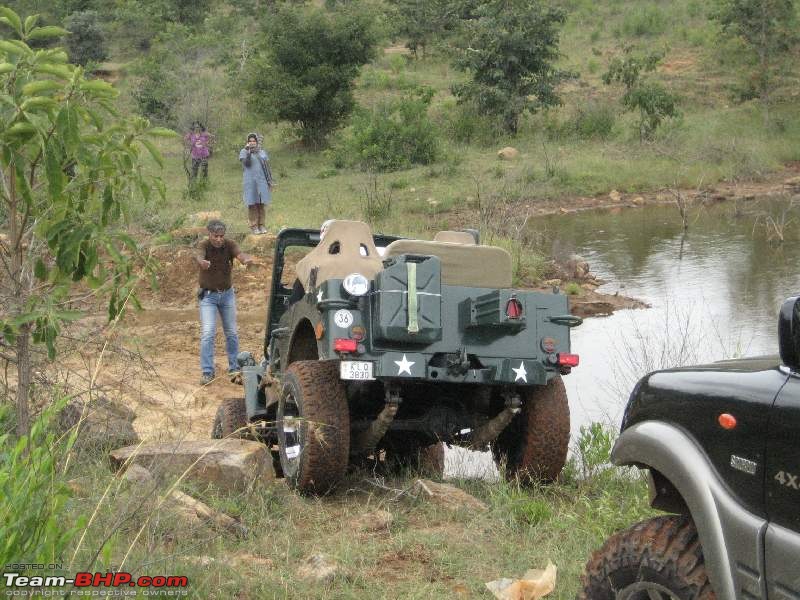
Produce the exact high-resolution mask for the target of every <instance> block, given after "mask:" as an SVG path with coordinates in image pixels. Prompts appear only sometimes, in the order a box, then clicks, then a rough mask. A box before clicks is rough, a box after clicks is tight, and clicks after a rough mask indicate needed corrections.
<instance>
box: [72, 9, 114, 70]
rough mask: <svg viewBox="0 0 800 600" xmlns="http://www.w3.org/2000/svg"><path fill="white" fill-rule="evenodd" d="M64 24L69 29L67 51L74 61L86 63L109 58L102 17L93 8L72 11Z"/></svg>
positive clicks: (81, 63)
mask: <svg viewBox="0 0 800 600" xmlns="http://www.w3.org/2000/svg"><path fill="white" fill-rule="evenodd" d="M64 25H65V26H66V28H67V29H68V30H69V32H70V33H69V35H68V36H67V52H68V53H69V58H70V60H71V61H72V62H74V63H78V64H79V65H84V66H85V65H86V64H87V63H89V62H100V61H103V60H105V59H106V58H108V52H107V50H106V38H105V34H104V33H103V28H102V26H101V24H100V19H99V18H98V16H97V13H96V12H95V11H93V10H86V11H81V12H75V13H72V14H71V15H70V16H69V17H67V20H66V21H65V23H64Z"/></svg>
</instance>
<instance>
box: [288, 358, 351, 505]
mask: <svg viewBox="0 0 800 600" xmlns="http://www.w3.org/2000/svg"><path fill="white" fill-rule="evenodd" d="M277 430H278V448H279V452H280V461H281V469H282V470H283V475H284V477H285V478H286V481H287V483H288V484H289V485H290V486H291V487H293V488H295V489H296V490H298V491H299V492H301V493H304V494H326V493H328V492H329V491H330V490H331V489H333V487H335V486H336V484H337V483H339V481H340V480H341V479H342V477H344V474H345V471H346V470H347V459H348V455H349V452H350V414H349V410H348V405H347V395H346V393H345V388H344V385H343V384H342V382H341V381H340V379H339V361H316V360H301V361H296V362H293V363H292V364H291V365H290V366H289V368H287V369H286V372H285V373H284V375H283V377H282V385H281V395H280V398H279V400H278V418H277Z"/></svg>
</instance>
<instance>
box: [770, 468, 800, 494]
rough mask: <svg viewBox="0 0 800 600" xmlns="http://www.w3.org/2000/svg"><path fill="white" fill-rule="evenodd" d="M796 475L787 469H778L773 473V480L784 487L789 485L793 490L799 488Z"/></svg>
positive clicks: (799, 484)
mask: <svg viewBox="0 0 800 600" xmlns="http://www.w3.org/2000/svg"><path fill="white" fill-rule="evenodd" d="M797 477H798V476H797V475H792V474H791V473H789V472H787V471H778V472H777V473H776V474H775V481H777V482H778V483H780V484H781V485H785V486H786V487H790V488H792V489H795V490H800V483H798V481H797Z"/></svg>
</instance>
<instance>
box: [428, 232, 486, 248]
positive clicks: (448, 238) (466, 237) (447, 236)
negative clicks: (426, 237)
mask: <svg viewBox="0 0 800 600" xmlns="http://www.w3.org/2000/svg"><path fill="white" fill-rule="evenodd" d="M433 241H434V242H448V243H450V244H464V245H465V246H475V245H476V244H475V238H474V237H473V236H472V234H471V233H469V232H468V231H440V232H439V233H437V234H436V235H435V236H434V237H433Z"/></svg>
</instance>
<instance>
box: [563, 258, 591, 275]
mask: <svg viewBox="0 0 800 600" xmlns="http://www.w3.org/2000/svg"><path fill="white" fill-rule="evenodd" d="M566 266H567V272H568V273H569V276H570V278H572V279H586V278H587V277H588V276H589V263H588V262H586V259H585V258H583V257H582V256H580V255H578V254H573V255H572V256H570V257H569V259H567V265H566Z"/></svg>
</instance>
